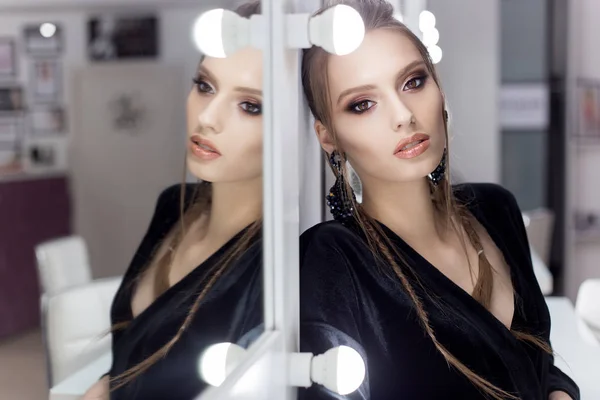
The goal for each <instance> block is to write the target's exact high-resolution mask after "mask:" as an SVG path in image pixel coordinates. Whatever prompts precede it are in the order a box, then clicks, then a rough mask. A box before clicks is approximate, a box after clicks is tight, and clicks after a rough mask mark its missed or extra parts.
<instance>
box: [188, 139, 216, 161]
mask: <svg viewBox="0 0 600 400" xmlns="http://www.w3.org/2000/svg"><path fill="white" fill-rule="evenodd" d="M190 150H191V152H192V154H194V155H195V156H196V157H198V158H199V159H201V160H214V159H216V158H219V157H221V153H219V150H217V148H216V146H215V145H214V144H212V142H210V141H209V140H206V139H204V138H202V137H201V136H199V135H194V136H192V137H191V138H190Z"/></svg>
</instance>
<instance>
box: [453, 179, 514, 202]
mask: <svg viewBox="0 0 600 400" xmlns="http://www.w3.org/2000/svg"><path fill="white" fill-rule="evenodd" d="M452 190H453V192H454V194H455V196H457V197H458V198H460V199H461V200H467V201H477V202H486V203H500V204H503V203H505V202H507V201H508V202H511V203H512V202H515V201H516V200H515V196H514V195H513V194H512V193H511V192H510V191H509V190H508V189H506V188H505V187H503V186H501V185H499V184H497V183H460V184H458V185H454V186H452Z"/></svg>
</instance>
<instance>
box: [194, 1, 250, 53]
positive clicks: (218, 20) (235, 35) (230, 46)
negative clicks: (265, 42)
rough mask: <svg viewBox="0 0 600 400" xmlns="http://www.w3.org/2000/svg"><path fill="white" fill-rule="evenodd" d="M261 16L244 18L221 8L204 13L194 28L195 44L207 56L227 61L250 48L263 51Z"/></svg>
mask: <svg viewBox="0 0 600 400" xmlns="http://www.w3.org/2000/svg"><path fill="white" fill-rule="evenodd" d="M260 18H261V16H260V15H253V16H252V17H250V18H243V17H240V16H239V15H237V14H236V13H234V12H233V11H230V10H224V9H222V8H217V9H213V10H209V11H206V12H204V13H202V14H201V15H200V16H199V17H198V19H197V20H196V22H195V23H194V28H193V33H192V36H193V41H194V43H195V44H196V47H197V48H198V49H199V50H200V51H201V52H202V53H204V54H205V55H207V56H210V57H216V58H225V57H227V56H229V55H231V54H233V53H235V52H236V51H237V50H239V49H242V48H244V47H246V46H254V47H257V48H260V47H261V30H260Z"/></svg>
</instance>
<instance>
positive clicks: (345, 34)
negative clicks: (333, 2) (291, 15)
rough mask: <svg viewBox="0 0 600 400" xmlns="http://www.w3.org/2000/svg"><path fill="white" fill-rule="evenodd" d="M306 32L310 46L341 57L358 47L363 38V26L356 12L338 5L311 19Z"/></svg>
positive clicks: (345, 6)
mask: <svg viewBox="0 0 600 400" xmlns="http://www.w3.org/2000/svg"><path fill="white" fill-rule="evenodd" d="M308 32H309V38H310V42H311V43H312V44H314V45H316V46H319V47H322V48H323V49H325V50H326V51H328V52H329V53H332V54H337V55H339V56H343V55H346V54H350V53H352V52H353V51H354V50H356V49H357V48H358V47H359V46H360V44H361V43H362V41H363V39H364V37H365V24H364V22H363V20H362V18H361V16H360V14H359V13H358V11H356V10H355V9H354V8H352V7H350V6H347V5H344V4H340V5H337V6H335V7H331V8H329V9H328V10H327V11H325V12H324V13H322V14H320V15H317V16H314V17H312V18H311V19H310V21H309V23H308Z"/></svg>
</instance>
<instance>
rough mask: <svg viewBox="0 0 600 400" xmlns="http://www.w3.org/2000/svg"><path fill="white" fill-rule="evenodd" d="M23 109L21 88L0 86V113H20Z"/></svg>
mask: <svg viewBox="0 0 600 400" xmlns="http://www.w3.org/2000/svg"><path fill="white" fill-rule="evenodd" d="M24 108H25V104H24V97H23V88H22V87H20V86H4V87H3V86H0V112H14V111H21V110H23V109H24Z"/></svg>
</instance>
